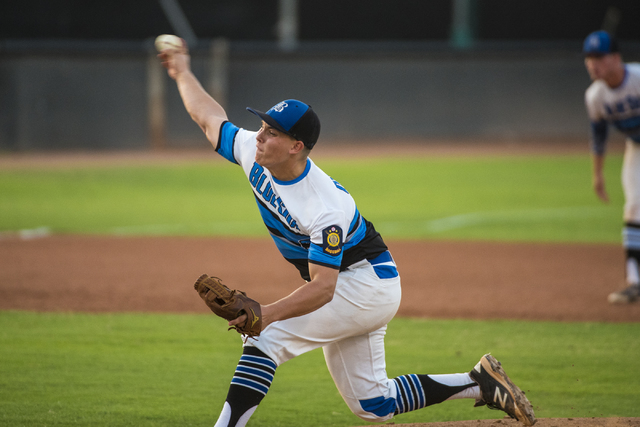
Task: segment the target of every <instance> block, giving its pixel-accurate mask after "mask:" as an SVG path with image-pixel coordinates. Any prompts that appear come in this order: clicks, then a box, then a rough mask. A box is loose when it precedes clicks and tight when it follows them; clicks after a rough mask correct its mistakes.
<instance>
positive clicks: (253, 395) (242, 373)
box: [216, 347, 277, 427]
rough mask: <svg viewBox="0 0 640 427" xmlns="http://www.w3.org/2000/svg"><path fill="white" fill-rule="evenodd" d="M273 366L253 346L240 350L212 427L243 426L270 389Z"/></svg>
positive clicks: (267, 357) (274, 364)
mask: <svg viewBox="0 0 640 427" xmlns="http://www.w3.org/2000/svg"><path fill="white" fill-rule="evenodd" d="M276 367H277V366H276V363H275V362H274V361H273V360H271V358H270V357H269V356H267V355H266V354H264V353H263V352H262V351H260V350H258V349H257V348H255V347H244V349H243V351H242V356H241V357H240V361H239V362H238V366H237V367H236V372H235V373H234V374H233V379H232V380H231V385H230V386H229V393H228V394H227V400H226V401H225V405H224V408H223V410H222V413H221V414H220V417H219V418H218V422H217V423H216V427H243V426H244V425H245V424H246V423H247V422H248V421H249V418H250V417H251V414H253V411H255V410H256V408H257V407H258V404H259V403H260V402H261V401H262V399H263V398H264V396H265V395H266V394H267V392H268V391H269V387H271V382H272V381H273V375H274V374H275V372H276Z"/></svg>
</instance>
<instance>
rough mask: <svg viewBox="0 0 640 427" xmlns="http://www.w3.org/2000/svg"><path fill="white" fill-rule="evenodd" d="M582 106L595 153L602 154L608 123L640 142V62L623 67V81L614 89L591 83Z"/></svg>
mask: <svg viewBox="0 0 640 427" xmlns="http://www.w3.org/2000/svg"><path fill="white" fill-rule="evenodd" d="M585 104H586V107H587V113H588V114H589V120H590V122H591V131H592V142H593V147H592V148H593V151H594V152H595V153H597V154H602V153H604V150H605V144H606V140H607V133H608V124H609V123H611V124H613V125H614V126H615V127H616V128H617V129H618V130H619V131H620V132H622V133H624V134H625V135H626V136H627V137H628V138H629V139H631V140H632V141H633V142H635V143H640V63H629V64H625V76H624V80H623V81H622V84H621V85H620V86H618V87H617V88H610V87H609V86H608V85H607V84H606V83H605V82H604V81H603V80H596V81H594V82H593V83H592V84H591V86H589V88H588V89H587V91H586V92H585Z"/></svg>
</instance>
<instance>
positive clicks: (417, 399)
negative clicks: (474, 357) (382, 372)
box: [393, 373, 480, 415]
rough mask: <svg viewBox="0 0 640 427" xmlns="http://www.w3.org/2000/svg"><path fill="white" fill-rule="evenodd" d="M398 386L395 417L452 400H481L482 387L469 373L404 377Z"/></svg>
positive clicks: (395, 381) (398, 382)
mask: <svg viewBox="0 0 640 427" xmlns="http://www.w3.org/2000/svg"><path fill="white" fill-rule="evenodd" d="M393 382H394V383H395V386H396V392H397V395H396V410H395V413H394V415H398V414H402V413H405V412H409V411H415V410H417V409H421V408H424V407H425V406H429V405H434V404H436V403H441V402H444V401H445V400H450V399H464V398H473V399H478V398H480V387H478V384H477V383H476V382H475V381H473V380H472V379H471V377H470V376H469V374H468V373H464V374H446V375H417V374H411V375H402V376H400V377H396V378H394V379H393Z"/></svg>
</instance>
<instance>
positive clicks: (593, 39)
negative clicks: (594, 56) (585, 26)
mask: <svg viewBox="0 0 640 427" xmlns="http://www.w3.org/2000/svg"><path fill="white" fill-rule="evenodd" d="M589 47H592V48H595V49H598V48H599V47H600V39H599V38H598V36H596V35H594V36H592V37H591V38H590V39H589Z"/></svg>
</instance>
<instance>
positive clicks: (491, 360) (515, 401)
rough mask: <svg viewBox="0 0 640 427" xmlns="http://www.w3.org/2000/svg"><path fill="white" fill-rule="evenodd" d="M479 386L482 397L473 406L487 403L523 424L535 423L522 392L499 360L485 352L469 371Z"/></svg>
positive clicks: (531, 410) (530, 407)
mask: <svg viewBox="0 0 640 427" xmlns="http://www.w3.org/2000/svg"><path fill="white" fill-rule="evenodd" d="M469 375H471V378H472V379H473V380H474V381H475V382H476V383H478V385H479V386H480V393H481V395H482V398H481V399H479V400H476V404H475V406H484V405H487V406H488V407H489V408H491V409H499V410H501V411H504V412H506V413H507V415H509V416H510V417H511V418H515V419H516V420H518V421H520V422H521V423H522V424H524V425H525V426H532V425H534V424H535V423H536V416H535V414H534V413H533V407H532V406H531V403H530V402H529V399H527V398H526V397H525V395H524V393H523V392H522V390H520V389H519V388H518V386H516V385H515V384H514V383H512V382H511V380H510V379H509V377H508V376H507V374H506V373H505V372H504V369H502V365H501V364H500V362H498V361H497V360H496V358H495V357H493V356H492V355H491V354H485V355H484V356H482V359H480V361H479V362H478V364H477V365H476V366H475V368H473V370H472V371H471V372H470V373H469Z"/></svg>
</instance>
